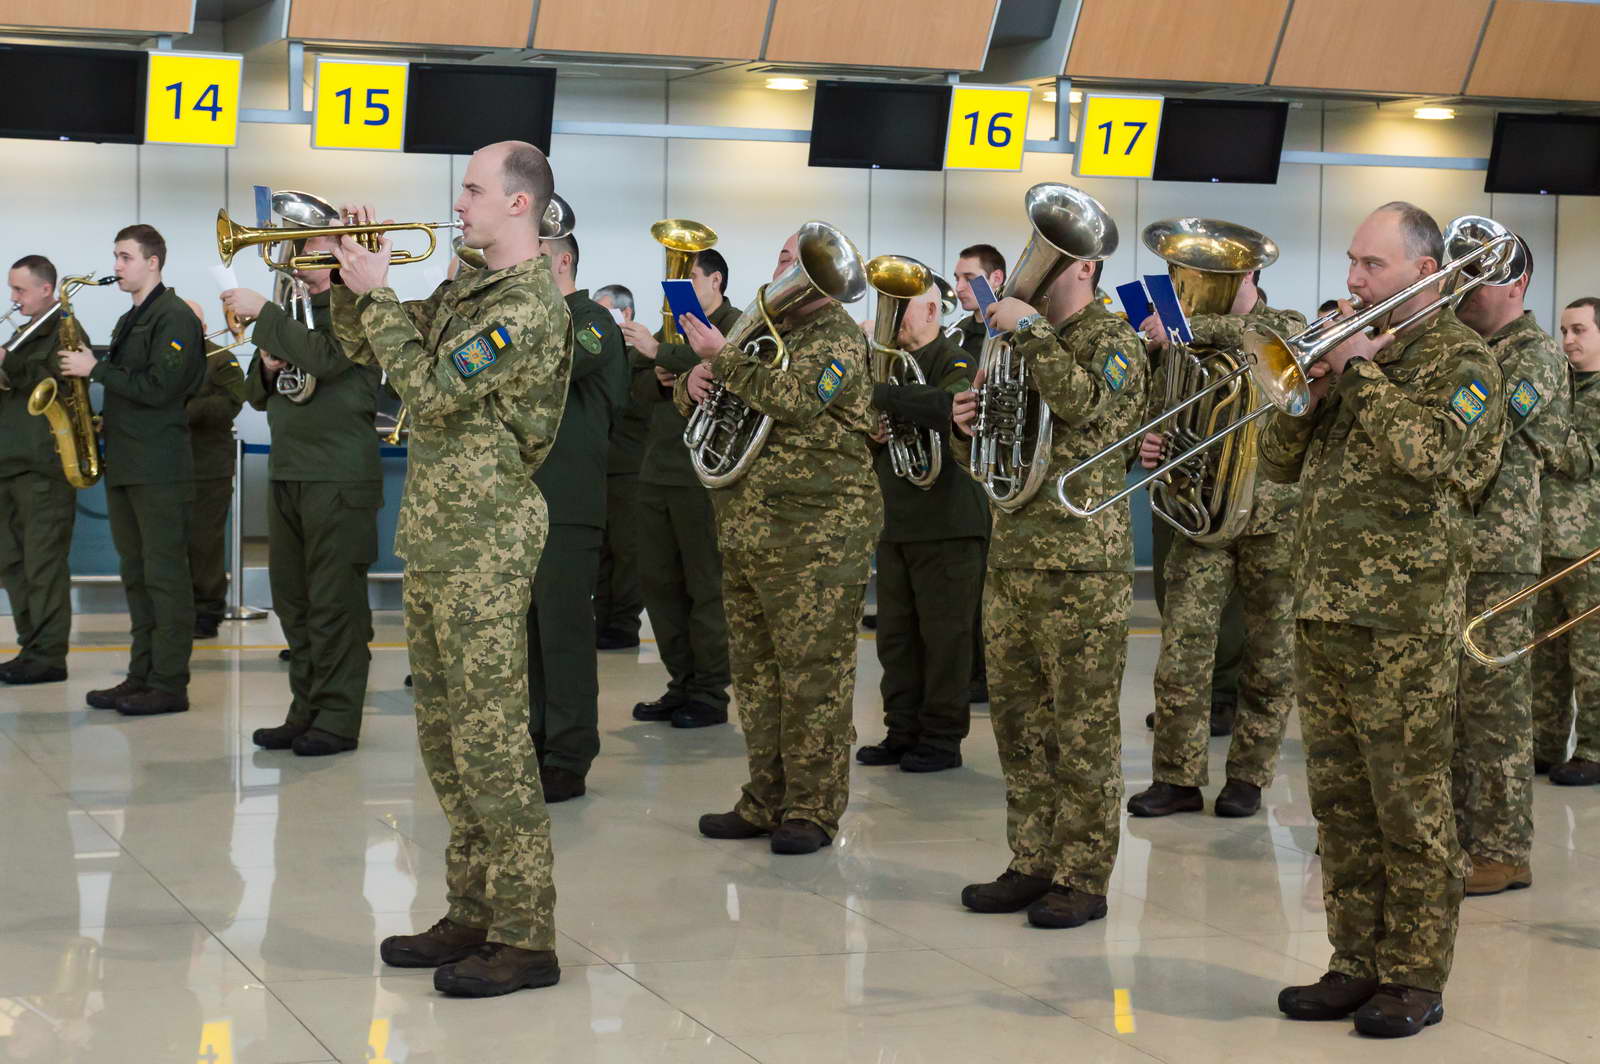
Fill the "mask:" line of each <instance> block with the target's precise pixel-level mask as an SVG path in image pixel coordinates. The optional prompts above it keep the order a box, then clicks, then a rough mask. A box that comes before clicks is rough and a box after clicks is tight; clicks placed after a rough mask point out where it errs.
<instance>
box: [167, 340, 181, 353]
mask: <svg viewBox="0 0 1600 1064" xmlns="http://www.w3.org/2000/svg"><path fill="white" fill-rule="evenodd" d="M167 342H168V343H170V344H171V345H172V349H173V350H174V351H182V350H183V341H182V340H168V341H167Z"/></svg>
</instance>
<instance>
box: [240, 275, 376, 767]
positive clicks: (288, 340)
mask: <svg viewBox="0 0 1600 1064" xmlns="http://www.w3.org/2000/svg"><path fill="white" fill-rule="evenodd" d="M330 300H331V296H330V293H328V292H321V293H318V294H316V295H313V296H312V297H311V322H310V323H309V324H308V323H303V322H299V321H296V320H295V319H294V318H292V317H291V316H290V315H289V312H288V311H286V310H285V309H284V308H283V307H280V306H278V305H277V304H275V303H269V304H267V305H266V306H264V307H262V308H261V316H260V317H259V318H258V319H257V320H256V326H255V332H254V333H253V334H252V335H253V336H254V339H255V343H256V347H257V350H258V352H260V351H264V352H266V353H268V354H270V355H272V356H273V357H274V358H277V359H280V360H282V361H285V362H288V363H289V364H290V365H292V366H295V367H297V368H299V369H301V370H304V371H305V372H307V373H309V374H311V376H313V377H315V378H316V381H317V384H316V388H315V390H314V391H312V393H311V398H309V399H308V400H306V401H305V402H304V403H296V402H294V401H292V400H290V399H289V398H288V397H287V396H283V395H279V394H278V390H277V380H276V378H273V377H271V375H270V374H268V372H267V370H266V366H265V365H263V363H262V361H261V355H260V354H259V353H258V354H257V355H256V358H255V360H254V361H253V362H251V364H250V372H249V374H248V375H247V376H246V379H245V387H246V389H247V394H248V396H249V400H250V405H251V406H253V407H255V408H256V409H257V410H265V411H266V412H267V425H268V427H270V428H271V430H272V454H271V455H270V456H269V457H268V459H267V476H268V478H269V479H270V480H271V482H272V488H271V495H270V498H269V501H268V505H267V537H268V543H269V545H270V548H271V550H270V553H269V555H268V560H267V576H268V578H269V579H270V580H271V583H272V608H273V610H274V611H275V612H276V613H277V614H278V621H279V623H280V624H281V625H282V626H283V634H284V638H285V639H287V640H288V642H289V692H290V696H291V701H290V703H289V712H288V718H287V723H289V724H292V725H297V726H303V727H312V726H314V727H316V728H317V729H319V730H321V731H325V732H328V733H330V734H332V735H339V736H343V737H345V738H347V739H355V738H358V737H359V736H360V734H361V707H362V705H363V703H364V702H365V701H366V694H367V674H368V670H369V668H370V667H371V664H372V651H371V650H370V649H369V648H368V643H369V642H371V640H372V607H371V606H370V604H369V600H368V597H367V570H368V569H369V568H370V567H371V565H372V563H373V562H374V561H376V560H377V557H378V509H379V507H380V506H382V504H383V470H382V468H381V465H380V462H379V458H378V433H377V430H376V428H375V427H374V426H375V418H376V413H377V403H378V381H379V377H380V375H381V371H380V370H379V369H378V367H377V366H374V365H371V364H368V363H364V364H361V365H357V364H356V363H353V362H351V361H350V359H349V358H347V357H346V356H345V353H344V350H343V349H342V348H341V347H340V345H339V343H338V341H337V340H335V339H334V335H333V318H332V312H331V309H330Z"/></svg>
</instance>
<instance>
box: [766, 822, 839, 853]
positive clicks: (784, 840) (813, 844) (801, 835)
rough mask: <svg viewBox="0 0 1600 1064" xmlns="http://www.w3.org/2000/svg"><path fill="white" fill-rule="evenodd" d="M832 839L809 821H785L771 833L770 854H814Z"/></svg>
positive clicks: (818, 826) (817, 825) (818, 825)
mask: <svg viewBox="0 0 1600 1064" xmlns="http://www.w3.org/2000/svg"><path fill="white" fill-rule="evenodd" d="M832 842H833V839H832V838H831V837H830V836H829V835H828V833H827V832H826V831H823V830H822V825H820V824H813V823H812V822H811V821H809V820H785V821H784V822H783V823H782V824H780V825H778V830H776V831H774V832H773V833H772V852H773V853H782V854H798V853H816V852H817V851H818V850H820V849H822V848H823V847H824V846H827V845H829V844H830V843H832Z"/></svg>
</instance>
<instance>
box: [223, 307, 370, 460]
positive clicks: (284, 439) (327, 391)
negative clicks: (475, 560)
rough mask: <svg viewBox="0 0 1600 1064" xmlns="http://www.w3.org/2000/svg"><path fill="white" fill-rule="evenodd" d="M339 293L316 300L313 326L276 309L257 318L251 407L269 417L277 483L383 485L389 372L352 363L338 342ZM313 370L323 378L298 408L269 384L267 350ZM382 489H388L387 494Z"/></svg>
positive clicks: (250, 377)
mask: <svg viewBox="0 0 1600 1064" xmlns="http://www.w3.org/2000/svg"><path fill="white" fill-rule="evenodd" d="M332 298H333V296H332V290H331V289H330V290H329V291H326V292H318V293H316V294H314V295H313V296H312V297H311V326H310V327H309V328H308V327H307V326H306V325H305V324H304V323H303V322H299V321H296V320H295V319H294V318H293V317H291V316H290V314H289V312H288V311H287V310H285V309H284V308H283V307H280V306H278V304H276V303H268V304H267V305H266V306H264V307H262V308H261V316H260V317H259V318H257V319H256V326H255V332H253V333H251V338H252V339H253V340H254V341H255V345H256V357H255V358H254V360H252V361H251V363H250V372H249V373H248V374H247V375H246V377H245V394H246V395H247V396H248V398H249V401H250V405H251V406H253V407H255V408H256V409H257V410H265V411H266V412H267V427H268V428H269V429H271V430H272V453H271V454H270V455H268V457H267V475H268V477H270V478H271V479H272V480H296V481H317V482H331V481H338V482H343V483H350V482H356V481H379V482H381V481H382V480H383V466H382V462H381V459H380V458H379V455H378V443H379V440H378V432H377V428H376V424H377V412H378V386H379V381H380V380H381V379H382V377H383V371H382V370H381V369H379V368H378V367H377V366H375V365H373V364H371V363H365V364H361V365H357V364H356V363H354V362H351V361H350V360H349V359H348V358H346V357H345V354H344V351H343V350H341V349H340V347H339V342H338V341H337V340H336V339H334V336H333V312H332V310H331V308H330V303H331V301H332ZM263 351H265V352H266V353H268V354H270V355H272V357H274V358H277V359H280V360H282V361H284V362H288V363H289V364H290V365H292V366H295V367H297V368H299V369H303V370H305V371H306V372H307V373H309V374H311V375H312V376H313V377H315V378H316V379H317V387H316V390H315V391H313V392H312V393H311V398H310V399H307V400H306V401H305V402H303V403H296V402H294V401H292V400H291V399H289V398H288V397H287V396H283V395H279V394H278V389H277V382H276V381H275V380H273V381H270V382H269V380H268V378H269V376H270V375H269V374H268V373H267V369H266V366H264V365H263V364H262V362H261V352H263ZM380 490H381V488H380Z"/></svg>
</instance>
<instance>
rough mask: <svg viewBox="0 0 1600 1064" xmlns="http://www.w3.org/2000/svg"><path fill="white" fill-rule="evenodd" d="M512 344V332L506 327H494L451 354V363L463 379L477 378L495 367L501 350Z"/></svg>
mask: <svg viewBox="0 0 1600 1064" xmlns="http://www.w3.org/2000/svg"><path fill="white" fill-rule="evenodd" d="M510 342H511V331H510V330H509V329H507V328H506V327H505V326H504V325H494V326H491V327H489V328H488V329H485V330H484V331H483V332H481V333H479V334H478V335H477V336H474V337H473V338H472V339H470V340H468V341H467V342H466V343H464V344H462V345H461V346H460V347H458V348H456V349H455V350H454V351H453V352H451V354H450V361H451V362H452V363H454V365H455V367H456V372H457V373H459V374H461V375H462V376H463V377H475V376H477V375H478V374H479V373H482V372H483V371H484V370H486V369H488V368H489V367H490V366H492V365H494V364H495V362H496V360H498V359H499V357H500V351H501V349H503V348H504V347H505V346H506V345H507V344H509V343H510Z"/></svg>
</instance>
